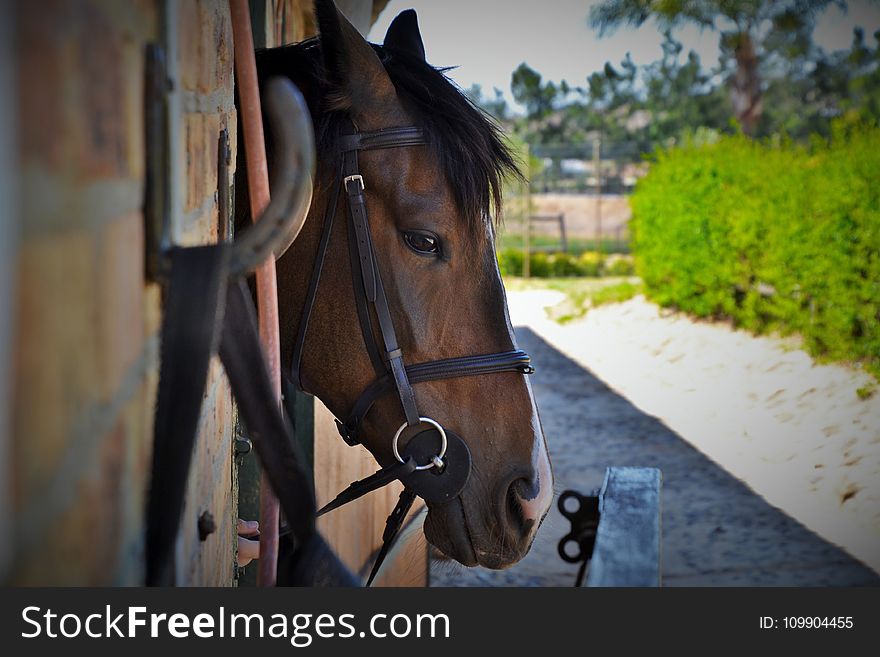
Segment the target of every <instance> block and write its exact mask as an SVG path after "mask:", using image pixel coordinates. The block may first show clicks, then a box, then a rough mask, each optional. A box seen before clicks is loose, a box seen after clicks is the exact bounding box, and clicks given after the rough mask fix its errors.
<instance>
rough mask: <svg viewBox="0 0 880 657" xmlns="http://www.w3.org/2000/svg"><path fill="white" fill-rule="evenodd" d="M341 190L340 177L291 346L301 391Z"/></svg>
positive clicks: (293, 368)
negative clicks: (311, 324)
mask: <svg viewBox="0 0 880 657" xmlns="http://www.w3.org/2000/svg"><path fill="white" fill-rule="evenodd" d="M341 189H342V175H341V169H340V176H339V177H338V178H337V179H336V182H335V183H334V185H333V193H332V194H331V195H330V199H331V200H330V203H328V204H327V207H326V208H325V210H324V223H323V228H322V229H321V240H320V242H318V252H317V254H316V255H315V263H314V265H313V266H312V275H311V277H310V278H309V288H308V290H307V291H306V299H305V303H303V308H302V315H300V319H299V329H298V331H297V336H296V342H294V344H293V358H292V359H291V361H292V362H291V367H290V378H291V380H292V381H293V383H294V385H296V387H297V388H298V389H299V390H303V383H302V372H301V368H302V353H303V349H304V348H305V342H306V334H307V333H308V330H309V322H310V321H311V319H312V309H313V308H314V307H315V297H316V296H317V294H318V286H319V285H320V284H321V272H322V271H324V260H325V259H326V257H327V248H328V247H329V245H330V237H331V235H332V234H333V219H334V218H335V217H336V206H337V205H339V193H340V191H341Z"/></svg>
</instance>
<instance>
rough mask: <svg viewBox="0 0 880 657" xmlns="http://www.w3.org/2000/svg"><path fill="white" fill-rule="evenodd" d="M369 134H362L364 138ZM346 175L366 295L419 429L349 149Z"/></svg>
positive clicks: (411, 420) (408, 412)
mask: <svg viewBox="0 0 880 657" xmlns="http://www.w3.org/2000/svg"><path fill="white" fill-rule="evenodd" d="M366 134H367V133H362V135H361V136H362V138H363V137H364V136H365V135H366ZM382 143H386V142H382ZM343 175H344V183H343V184H344V185H345V191H346V195H347V198H348V210H349V219H350V226H351V229H352V230H351V233H350V234H349V239H350V240H353V241H354V243H355V245H356V247H357V254H358V263H359V265H360V271H361V277H362V283H363V293H364V296H365V298H366V300H367V303H368V304H369V305H371V306H372V309H373V311H374V312H375V314H376V319H377V320H378V322H379V333H380V335H381V338H382V347H383V349H382V352H383V357H384V360H385V361H387V363H388V364H387V366H386V367H387V368H388V369H390V371H391V374H392V377H393V379H394V384H395V387H396V388H397V393H398V396H399V397H400V404H401V406H402V407H403V412H404V415H405V416H406V422H407V424H408V425H410V426H416V425H417V424H419V411H418V407H417V406H416V398H415V392H414V391H413V389H412V386H411V385H410V383H409V380H408V379H407V377H406V369H405V368H404V365H403V352H402V351H401V349H400V346H399V345H398V341H397V333H396V332H395V330H394V321H393V320H392V318H391V310H390V308H389V307H388V298H387V296H386V295H385V288H384V285H383V284H382V277H381V276H380V275H379V273H378V262H377V260H376V252H375V249H374V248H373V241H372V236H371V234H370V223H369V219H368V217H367V206H366V198H365V196H364V191H365V189H364V183H363V178H361V176H360V173H359V169H358V161H357V151H356V150H349V151H346V152H345V153H344V154H343ZM362 319H363V318H362ZM367 323H369V322H367ZM363 324H364V322H363V321H362V327H361V328H362V332H363V333H364V336H365V338H366V336H367V335H368V334H370V333H371V331H370V329H369V328H368V327H367V326H363ZM370 328H371V327H370Z"/></svg>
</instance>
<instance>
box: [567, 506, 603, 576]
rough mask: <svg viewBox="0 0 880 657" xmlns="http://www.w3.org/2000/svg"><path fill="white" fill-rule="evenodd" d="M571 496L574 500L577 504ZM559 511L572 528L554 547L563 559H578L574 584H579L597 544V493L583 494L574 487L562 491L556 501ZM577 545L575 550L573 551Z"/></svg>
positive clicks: (571, 560) (572, 560)
mask: <svg viewBox="0 0 880 657" xmlns="http://www.w3.org/2000/svg"><path fill="white" fill-rule="evenodd" d="M571 500H573V501H575V502H576V503H577V507H576V508H571V507H572V506H574V505H573V504H572V502H571ZM557 506H558V508H559V512H560V513H561V514H562V515H563V516H564V517H565V518H566V519H567V520H568V521H569V522H570V523H571V531H570V532H569V533H568V534H566V535H565V536H563V537H562V540H560V541H559V545H558V546H557V549H558V551H559V556H560V557H561V558H562V560H563V561H565V562H566V563H580V564H581V567H580V570H579V571H578V575H577V580H576V582H575V586H580V585H581V583H582V582H583V579H584V575H585V574H586V569H587V563H588V562H589V561H590V557H592V556H593V547H594V546H595V545H596V530H597V529H598V527H599V516H600V514H599V493H598V491H596V492H595V493H594V494H593V495H582V494H581V493H578V492H577V491H575V490H567V491H564V492H563V493H562V494H561V495H560V496H559V502H558V503H557ZM573 548H577V552H574V551H573Z"/></svg>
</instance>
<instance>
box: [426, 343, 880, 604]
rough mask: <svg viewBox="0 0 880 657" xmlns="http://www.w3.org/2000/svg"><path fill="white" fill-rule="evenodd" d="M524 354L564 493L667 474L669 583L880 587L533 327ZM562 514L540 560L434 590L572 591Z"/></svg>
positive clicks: (441, 579) (435, 574)
mask: <svg viewBox="0 0 880 657" xmlns="http://www.w3.org/2000/svg"><path fill="white" fill-rule="evenodd" d="M517 337H518V340H519V344H520V347H521V348H523V349H525V350H526V351H528V352H529V353H530V354H531V355H532V358H533V360H534V362H535V365H536V368H537V372H536V374H534V375H533V377H532V383H533V387H534V391H535V395H536V396H537V401H538V406H539V408H540V409H541V416H542V421H543V424H544V430H545V433H546V435H547V439H548V444H549V448H550V454H551V459H552V460H553V465H554V471H555V476H556V489H557V493H558V492H560V491H562V490H565V489H568V488H573V489H576V490H578V491H581V492H584V493H587V492H590V491H592V490H593V489H596V488H598V487H599V486H600V485H601V483H602V478H603V475H604V471H605V468H606V467H607V466H610V465H616V466H622V465H637V466H653V467H657V468H660V469H661V470H662V472H663V548H662V549H663V564H662V571H663V584H664V585H665V586H852V585H874V586H878V585H880V577H878V576H877V575H876V574H875V573H874V572H873V571H871V570H870V569H868V568H866V567H865V566H863V565H862V564H861V563H859V562H858V561H856V560H855V559H853V558H852V557H850V556H849V555H847V554H846V553H845V552H843V551H842V550H840V549H839V548H837V547H835V546H833V545H831V544H829V543H828V542H827V541H825V540H823V539H822V538H820V537H818V536H817V535H816V534H814V533H812V532H810V531H809V530H808V529H806V528H805V527H804V526H803V525H801V524H799V523H798V522H796V521H795V520H793V519H792V518H790V517H789V516H787V515H786V514H785V513H783V512H782V511H780V510H778V509H776V508H774V507H772V506H770V505H769V504H768V503H767V502H765V501H764V500H763V499H762V498H761V497H759V496H758V495H756V494H755V493H753V492H752V491H751V490H750V489H749V488H748V487H747V486H746V485H745V484H743V483H742V482H740V481H739V480H737V479H735V478H734V477H732V476H731V475H729V474H728V473H727V472H725V471H724V470H723V469H722V468H720V467H719V466H717V465H715V464H714V463H713V462H712V461H710V460H709V459H707V458H706V457H705V456H703V455H702V454H701V453H700V452H698V451H697V450H696V449H694V448H693V447H691V446H690V445H689V444H687V443H686V442H685V441H683V440H682V439H680V438H679V437H678V436H677V435H676V434H675V433H674V432H672V431H671V430H670V429H669V428H667V427H666V426H665V425H663V424H662V423H661V422H660V421H658V420H657V419H656V418H654V417H651V416H649V415H646V414H645V413H643V412H642V411H640V410H639V409H637V408H636V407H634V406H633V405H632V404H630V403H629V402H628V401H627V400H626V399H624V398H623V397H621V396H620V395H618V394H617V393H615V392H614V391H612V390H611V389H610V388H608V387H607V386H606V385H605V384H604V383H603V382H602V381H600V380H599V379H598V378H596V377H595V376H594V375H593V374H592V373H591V372H590V371H589V370H587V369H585V368H583V367H581V366H580V365H579V364H577V363H576V362H574V361H573V360H571V359H569V358H568V357H566V356H565V355H564V354H562V353H560V352H559V351H557V350H556V349H554V348H553V347H551V346H550V345H548V344H547V343H546V342H544V341H543V340H542V339H541V338H540V337H539V336H538V335H537V334H535V333H534V332H533V331H531V330H530V329H528V328H523V327H519V328H517ZM566 525H567V521H565V519H564V518H562V516H561V515H560V514H559V512H558V510H557V509H556V507H555V505H554V507H553V510H552V511H551V513H550V514H549V515H548V517H547V519H546V520H545V522H544V525H543V527H542V528H541V531H540V532H539V534H538V538H537V540H536V542H535V545H534V546H533V548H532V550H531V552H530V553H529V555H528V556H527V557H526V558H525V559H524V560H523V561H522V562H520V563H519V564H517V565H515V566H514V567H512V568H510V569H508V570H505V571H490V570H485V569H482V568H472V569H467V568H463V567H461V566H459V565H458V564H455V563H452V562H449V561H446V560H443V559H435V560H434V562H433V564H432V569H431V585H432V586H571V585H572V584H573V582H574V578H575V574H576V571H577V566H571V565H569V564H566V563H565V562H563V561H562V560H561V559H560V558H559V556H558V555H557V551H556V545H557V543H558V541H559V539H560V538H562V536H563V535H564V534H565V533H566V532H567V531H568V528H567V526H566Z"/></svg>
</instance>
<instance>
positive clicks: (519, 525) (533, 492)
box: [504, 477, 538, 536]
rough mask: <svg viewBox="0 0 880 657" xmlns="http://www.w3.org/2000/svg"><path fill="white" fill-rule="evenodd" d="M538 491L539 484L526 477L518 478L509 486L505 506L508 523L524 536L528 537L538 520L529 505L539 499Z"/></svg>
mask: <svg viewBox="0 0 880 657" xmlns="http://www.w3.org/2000/svg"><path fill="white" fill-rule="evenodd" d="M537 489H538V485H537V482H535V481H532V480H530V479H527V478H525V477H517V478H516V479H514V480H513V481H512V482H510V484H509V485H508V486H507V490H506V493H505V502H506V503H505V504H504V508H505V510H506V515H507V523H508V524H509V526H510V528H511V529H513V530H515V531H517V532H518V533H520V534H521V535H522V536H526V535H528V534H529V532H530V531H531V530H532V527H533V526H534V524H535V522H536V521H537V520H538V518H536V517H535V514H534V513H533V509H532V508H531V507H532V506H533V505H531V504H530V503H529V500H533V499H534V498H536V497H537V495H538V490H537Z"/></svg>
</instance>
